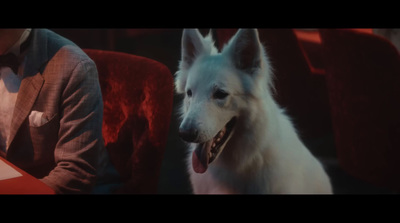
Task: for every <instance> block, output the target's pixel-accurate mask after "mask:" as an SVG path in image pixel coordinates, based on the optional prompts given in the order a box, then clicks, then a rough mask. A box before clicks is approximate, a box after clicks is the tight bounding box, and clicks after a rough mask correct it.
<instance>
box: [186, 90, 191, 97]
mask: <svg viewBox="0 0 400 223" xmlns="http://www.w3.org/2000/svg"><path fill="white" fill-rule="evenodd" d="M186 94H187V96H188V97H192V90H190V89H189V90H187V91H186Z"/></svg>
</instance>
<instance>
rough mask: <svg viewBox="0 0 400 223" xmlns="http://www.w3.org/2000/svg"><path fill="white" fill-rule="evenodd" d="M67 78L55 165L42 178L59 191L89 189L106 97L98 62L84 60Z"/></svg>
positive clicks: (100, 141)
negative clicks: (102, 88) (102, 87)
mask: <svg viewBox="0 0 400 223" xmlns="http://www.w3.org/2000/svg"><path fill="white" fill-rule="evenodd" d="M64 78H65V77H64ZM64 81H65V82H64V83H65V84H64V86H63V88H64V90H63V91H62V94H61V100H60V114H59V115H60V128H59V133H58V142H57V144H56V148H55V150H54V158H55V163H56V166H55V168H54V169H53V170H52V171H51V172H50V173H49V175H48V176H46V177H44V178H42V179H41V180H42V181H43V182H44V183H46V184H47V185H49V186H50V187H52V188H53V189H54V190H55V191H56V193H89V192H90V191H91V189H92V188H93V186H94V184H95V180H96V170H97V167H98V162H99V156H100V152H101V151H102V149H103V140H102V131H101V129H102V120H103V100H102V95H101V91H100V84H99V80H98V73H97V69H96V65H95V64H94V62H93V61H92V60H90V59H84V60H81V61H80V62H78V63H77V65H76V67H75V68H74V69H73V70H72V72H71V74H70V76H69V77H68V79H67V80H64Z"/></svg>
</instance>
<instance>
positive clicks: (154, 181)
mask: <svg viewBox="0 0 400 223" xmlns="http://www.w3.org/2000/svg"><path fill="white" fill-rule="evenodd" d="M84 51H85V52H86V53H87V54H88V55H89V57H91V58H92V59H93V61H94V62H95V63H96V65H97V69H98V72H99V79H100V85H101V90H102V94H103V101H104V117H103V137H104V141H105V145H106V147H107V149H108V151H109V154H110V158H111V161H112V162H113V164H114V165H115V167H116V169H117V170H118V171H119V173H120V174H121V176H122V177H123V180H124V183H125V184H124V186H123V187H122V188H121V189H120V190H119V191H118V192H120V193H146V194H149V193H157V186H158V178H159V175H160V168H161V163H162V160H163V156H164V150H165V145H166V141H167V135H168V130H169V124H170V120H171V113H172V100H173V77H172V75H171V72H170V71H169V69H168V68H167V67H166V66H165V65H163V64H161V63H159V62H157V61H154V60H151V59H148V58H145V57H140V56H136V55H131V54H127V53H120V52H113V51H102V50H93V49H85V50H84Z"/></svg>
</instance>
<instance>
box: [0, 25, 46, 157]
mask: <svg viewBox="0 0 400 223" xmlns="http://www.w3.org/2000/svg"><path fill="white" fill-rule="evenodd" d="M32 32H33V33H32V34H31V35H33V36H32V42H31V46H29V48H28V49H27V52H26V63H25V67H24V74H23V79H22V81H21V86H20V89H19V92H18V96H17V101H16V102H15V108H14V113H13V118H12V121H11V128H10V137H9V143H8V145H9V147H10V146H11V145H12V142H13V141H14V138H15V135H16V134H17V132H18V130H19V128H20V127H21V125H22V123H23V122H24V121H25V120H26V118H27V117H28V115H29V113H30V112H31V109H32V107H33V105H34V103H35V101H36V98H37V97H38V95H39V92H40V90H41V88H42V86H43V83H44V79H43V77H42V74H41V73H42V72H43V70H44V67H45V65H46V63H47V62H48V53H47V38H46V35H45V32H41V31H40V30H32ZM7 150H8V148H7Z"/></svg>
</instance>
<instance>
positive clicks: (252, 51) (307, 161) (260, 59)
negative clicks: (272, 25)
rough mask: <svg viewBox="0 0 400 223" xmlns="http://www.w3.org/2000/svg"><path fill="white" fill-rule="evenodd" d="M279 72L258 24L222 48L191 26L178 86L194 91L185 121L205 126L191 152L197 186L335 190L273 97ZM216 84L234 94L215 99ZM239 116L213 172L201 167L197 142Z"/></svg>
mask: <svg viewBox="0 0 400 223" xmlns="http://www.w3.org/2000/svg"><path fill="white" fill-rule="evenodd" d="M288 66H290V65H289V64H288ZM278 78H279V77H278ZM272 80H273V78H272V74H271V67H270V64H269V61H268V57H267V55H266V53H265V51H264V48H263V47H262V45H261V44H260V42H259V39H258V32H257V30H239V31H238V32H237V33H236V35H235V36H234V37H232V39H231V40H230V41H229V43H228V44H227V45H226V46H225V47H224V49H223V50H222V52H221V53H218V52H217V50H216V49H215V47H214V46H213V41H212V39H211V37H210V36H208V37H206V38H203V37H202V36H201V34H200V33H199V32H198V30H184V33H183V36H182V60H181V62H180V69H179V71H178V72H177V74H176V79H175V86H176V91H177V92H178V93H183V94H186V92H187V91H188V90H190V91H191V93H192V95H191V97H189V96H188V95H186V96H185V98H184V102H183V105H182V109H181V112H182V123H181V127H188V128H189V127H190V128H196V129H197V130H198V136H197V138H196V140H195V141H196V142H192V143H189V148H190V150H189V153H188V160H187V161H188V170H189V174H190V180H191V184H192V187H193V192H194V193H197V194H225V193H250V194H258V193H275V194H280V193H306V194H309V193H326V194H329V193H332V188H331V185H330V180H329V178H328V176H327V174H326V173H325V171H324V169H323V167H322V165H321V164H320V162H319V161H318V160H317V159H316V158H315V157H314V156H313V155H312V154H311V153H310V152H309V151H308V149H307V148H306V147H305V146H304V145H303V143H302V142H301V141H300V139H299V137H298V136H297V134H296V131H295V129H294V127H293V125H292V123H291V121H290V119H289V118H288V117H287V115H286V114H285V113H284V111H283V110H282V109H281V108H279V106H278V105H277V103H276V102H275V101H274V99H273V96H272V94H271V91H272V89H273V83H272ZM215 89H223V90H224V91H226V92H228V93H229V96H227V97H226V98H224V99H215V98H213V96H212V95H213V92H214V91H215ZM232 117H236V118H237V121H236V125H235V127H234V130H233V132H232V134H231V136H230V138H229V139H228V141H227V142H226V143H225V146H224V148H223V149H222V152H221V153H220V154H219V155H218V156H217V158H216V159H215V160H214V161H213V162H212V163H210V164H209V166H208V169H207V170H206V172H204V173H202V174H199V173H196V172H194V171H193V168H192V151H193V150H194V148H195V147H196V146H197V145H198V143H201V142H205V141H208V140H210V139H212V138H213V137H214V136H215V134H217V133H218V132H219V130H221V129H222V128H223V127H224V126H225V124H226V123H227V122H228V121H229V120H230V119H231V118H232Z"/></svg>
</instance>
